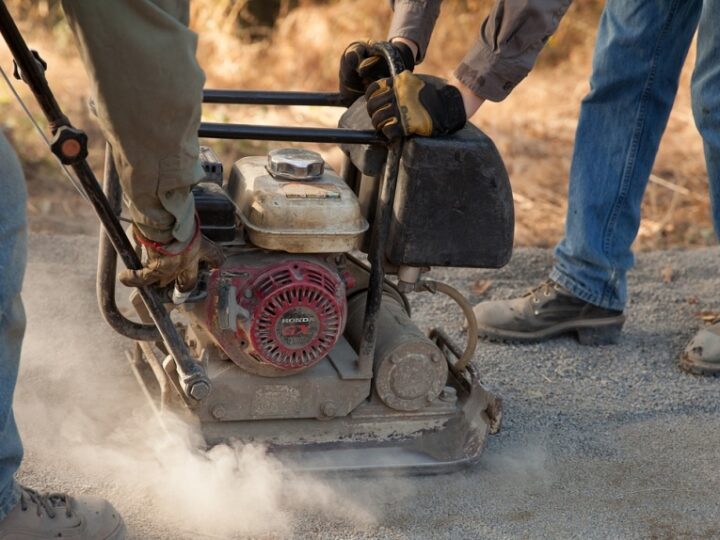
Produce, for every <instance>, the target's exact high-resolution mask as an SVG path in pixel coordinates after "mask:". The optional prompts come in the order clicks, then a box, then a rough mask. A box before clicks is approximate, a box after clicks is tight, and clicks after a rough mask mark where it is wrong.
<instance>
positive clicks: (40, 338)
mask: <svg viewBox="0 0 720 540" xmlns="http://www.w3.org/2000/svg"><path fill="white" fill-rule="evenodd" d="M31 270H32V272H31V274H30V275H29V276H28V278H27V279H26V286H25V293H24V299H25V303H26V307H27V311H28V331H27V335H26V340H25V344H24V353H23V359H22V362H21V377H20V381H19V383H18V388H17V392H16V400H15V410H16V416H17V418H18V424H19V426H20V430H21V433H22V435H23V440H24V444H25V447H26V453H27V455H26V460H25V463H24V464H23V467H22V468H21V471H20V475H19V478H20V481H23V475H24V474H25V475H27V476H32V477H33V478H38V477H40V478H43V479H44V481H45V482H46V483H47V485H41V486H38V485H34V486H31V487H35V488H38V489H48V490H60V489H62V490H69V491H73V492H76V493H77V492H78V491H80V492H82V491H86V492H92V493H99V494H102V495H103V496H105V497H107V498H109V499H112V502H113V503H114V504H115V505H116V507H117V508H118V509H119V510H120V511H121V513H124V514H125V515H126V521H129V520H127V517H128V513H130V514H131V515H132V516H133V517H134V518H135V519H140V520H144V521H145V522H150V525H149V526H150V527H151V528H153V527H154V526H155V525H153V524H155V523H157V524H158V525H160V524H161V525H162V527H163V528H169V529H170V530H175V531H178V533H180V534H185V535H188V537H192V538H234V537H236V536H238V535H268V536H271V537H276V536H288V535H291V534H292V531H293V523H294V522H295V521H296V520H298V519H307V518H308V517H309V516H314V517H317V518H319V519H320V520H321V521H322V522H326V523H342V524H344V525H345V526H346V527H350V528H351V529H359V530H363V529H365V528H366V527H370V526H372V525H373V524H374V523H376V522H377V519H378V515H379V514H381V513H382V504H383V503H382V501H381V500H378V497H377V496H371V494H370V492H369V490H370V486H368V487H365V488H363V487H360V488H358V485H357V484H356V483H352V482H350V483H348V484H347V485H345V484H344V483H342V482H337V481H333V480H326V479H325V478H322V479H320V478H309V477H306V476H302V477H298V476H295V475H293V474H292V473H291V472H290V471H289V470H286V469H285V468H284V467H283V466H282V464H280V463H279V462H278V461H277V460H276V459H274V458H273V457H272V456H269V455H268V454H267V453H266V452H265V451H264V449H263V448H262V447H259V446H251V445H241V444H230V445H220V446H216V447H214V448H212V449H210V450H207V451H204V450H199V449H198V448H200V446H201V445H200V441H199V439H198V436H197V435H196V434H195V433H194V432H193V430H192V429H191V428H189V427H188V426H187V425H186V424H184V423H183V422H181V421H180V420H178V419H176V418H172V417H168V418H165V421H164V424H165V426H166V427H167V429H163V428H162V426H161V424H160V423H159V422H158V420H157V418H156V417H155V416H153V415H152V414H151V412H150V408H149V407H148V405H147V404H146V401H145V398H144V396H143V395H142V393H141V392H140V390H139V388H138V386H137V383H136V382H135V380H134V379H133V378H132V376H131V374H130V369H129V366H128V365H127V362H126V361H125V358H124V350H125V349H126V348H127V347H128V346H129V342H127V341H125V340H123V339H122V338H119V337H118V336H116V335H115V334H114V333H113V332H112V331H111V330H110V329H108V328H107V327H106V326H105V324H104V322H102V320H101V318H100V315H99V313H98V311H97V307H96V306H95V302H94V298H93V290H94V287H93V283H92V275H91V274H90V275H87V274H84V275H82V276H78V275H69V276H65V280H64V285H63V287H57V281H56V279H57V271H58V268H57V267H56V266H55V265H42V264H35V265H33V266H32V267H31ZM351 485H352V493H350V492H349V490H350V489H351V488H350V486H351ZM363 490H365V491H363ZM395 493H398V491H396V492H395ZM375 495H377V494H375ZM131 533H132V528H131Z"/></svg>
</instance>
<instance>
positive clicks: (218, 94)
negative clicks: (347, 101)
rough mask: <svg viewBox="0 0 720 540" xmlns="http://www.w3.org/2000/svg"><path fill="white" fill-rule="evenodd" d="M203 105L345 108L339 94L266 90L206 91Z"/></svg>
mask: <svg viewBox="0 0 720 540" xmlns="http://www.w3.org/2000/svg"><path fill="white" fill-rule="evenodd" d="M203 103H224V104H226V105H288V106H293V105H310V106H317V107H345V105H344V104H343V102H342V97H341V96H340V93H339V92H273V91H268V90H210V89H208V90H205V91H204V92H203Z"/></svg>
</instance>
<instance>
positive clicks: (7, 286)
mask: <svg viewBox="0 0 720 540" xmlns="http://www.w3.org/2000/svg"><path fill="white" fill-rule="evenodd" d="M26 199H27V195H26V189H25V179H24V177H23V173H22V169H21V168H20V163H19V161H18V159H17V156H16V155H15V152H14V151H13V149H12V147H11V146H10V144H9V143H8V141H7V139H6V138H5V136H4V135H3V134H2V132H0V520H2V519H3V518H4V517H5V515H6V514H7V513H8V512H9V511H10V510H11V509H12V508H13V507H14V506H15V504H17V501H18V496H19V493H18V486H17V484H16V483H15V479H14V478H15V472H16V471H17V469H18V467H19V466H20V461H21V460H22V455H23V449H22V444H21V442H20V434H19V433H18V430H17V426H16V425H15V417H14V416H13V411H12V401H13V392H14V390H15V381H16V380H17V374H18V365H19V363H20V348H21V346H22V339H23V334H24V332H25V311H24V310H23V305H22V300H21V299H20V290H21V289H22V281H23V276H24V274H25V262H26V259H27V257H26V253H27V221H26V218H25V202H26Z"/></svg>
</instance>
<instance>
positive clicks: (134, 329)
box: [96, 143, 162, 341]
mask: <svg viewBox="0 0 720 540" xmlns="http://www.w3.org/2000/svg"><path fill="white" fill-rule="evenodd" d="M103 191H104V193H105V196H106V197H107V199H108V202H109V203H110V207H111V208H112V210H113V212H114V214H115V216H116V217H117V216H120V213H121V211H122V190H121V189H120V179H119V178H118V173H117V169H116V168H115V162H114V161H113V156H112V147H111V146H110V143H106V144H105V174H104V178H103ZM99 234H100V240H99V244H98V266H97V281H96V293H97V299H98V305H99V307H100V313H102V316H103V318H104V319H105V322H106V323H108V325H109V326H110V327H111V328H112V329H113V330H115V331H116V332H117V333H118V334H120V335H122V336H125V337H127V338H130V339H133V340H136V341H160V340H161V339H162V337H161V336H160V332H158V329H157V327H156V326H155V325H153V324H142V323H138V322H135V321H131V320H130V319H128V318H127V317H125V316H124V315H123V314H122V313H120V310H119V309H118V307H117V303H116V300H115V274H116V271H117V253H116V252H115V250H114V249H113V247H112V244H111V243H110V240H109V239H108V237H107V234H105V229H104V228H103V226H102V225H101V226H100V233H99Z"/></svg>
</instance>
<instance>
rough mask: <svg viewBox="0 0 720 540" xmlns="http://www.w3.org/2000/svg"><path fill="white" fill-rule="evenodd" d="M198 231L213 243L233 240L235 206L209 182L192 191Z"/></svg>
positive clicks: (218, 188) (222, 192)
mask: <svg viewBox="0 0 720 540" xmlns="http://www.w3.org/2000/svg"><path fill="white" fill-rule="evenodd" d="M192 194H193V197H194V198H195V210H196V211H197V213H198V216H199V217H200V230H201V231H202V233H203V234H204V235H205V236H207V237H208V238H209V239H210V240H213V241H215V242H230V241H232V240H233V239H234V238H235V205H234V204H233V202H232V201H231V200H230V199H229V197H228V196H227V194H226V193H225V191H223V189H222V188H221V187H220V186H219V185H217V184H215V183H211V182H201V183H199V184H198V185H197V186H195V187H194V188H193V189H192Z"/></svg>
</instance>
